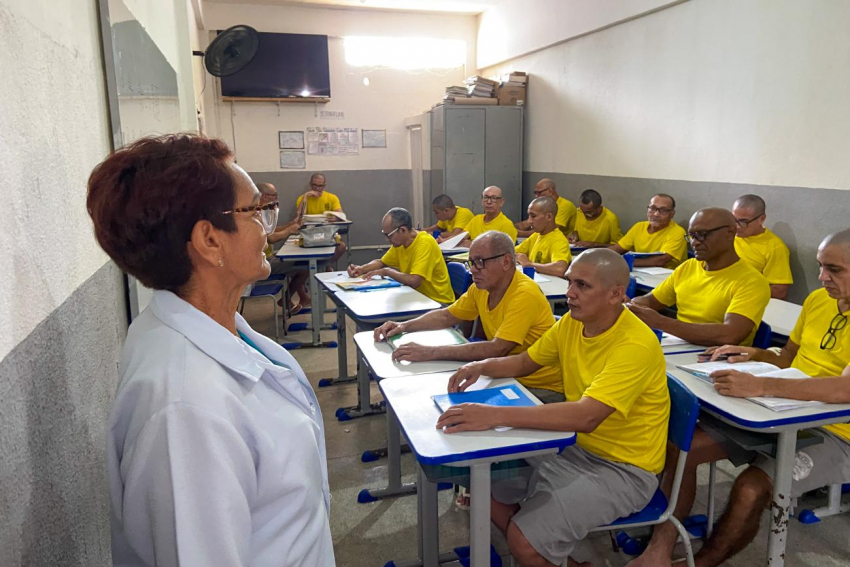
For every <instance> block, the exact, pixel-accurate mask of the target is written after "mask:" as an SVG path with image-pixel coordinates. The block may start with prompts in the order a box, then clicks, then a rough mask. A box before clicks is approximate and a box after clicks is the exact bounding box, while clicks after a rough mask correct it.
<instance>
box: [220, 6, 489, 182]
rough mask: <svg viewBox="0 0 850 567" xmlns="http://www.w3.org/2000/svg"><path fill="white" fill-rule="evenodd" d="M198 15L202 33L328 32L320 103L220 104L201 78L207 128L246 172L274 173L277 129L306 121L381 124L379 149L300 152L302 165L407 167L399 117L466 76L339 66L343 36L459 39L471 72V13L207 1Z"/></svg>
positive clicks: (424, 107) (296, 127)
mask: <svg viewBox="0 0 850 567" xmlns="http://www.w3.org/2000/svg"><path fill="white" fill-rule="evenodd" d="M204 18H205V21H206V26H207V29H208V30H218V29H225V28H227V27H230V26H232V25H235V24H248V25H250V26H253V27H255V28H256V29H257V30H259V31H261V32H278V33H287V32H288V33H312V34H324V35H328V36H331V38H330V39H329V58H330V70H331V102H329V103H327V104H324V105H315V104H303V103H280V104H277V103H274V102H237V103H233V104H231V103H230V102H221V101H220V100H219V92H220V90H219V87H218V84H217V82H216V81H213V80H212V78H211V77H208V78H207V79H208V83H207V90H206V93H205V95H204V105H205V115H206V122H207V126H208V133H209V134H210V135H214V136H219V137H221V138H223V139H224V140H226V141H227V142H228V143H229V144H231V147H235V149H236V153H237V158H238V160H239V163H240V165H242V167H244V168H245V169H246V170H248V171H255V172H256V171H280V165H279V148H278V142H277V139H278V134H277V133H278V131H280V130H304V129H305V128H307V127H310V126H320V127H321V126H327V127H356V128H361V129H362V128H366V129H385V130H387V148H386V149H362V148H361V150H360V154H359V155H357V156H344V157H341V156H333V157H332V156H328V157H325V156H310V155H308V156H307V169H308V170H371V169H407V168H409V167H410V143H409V137H408V132H407V129H406V127H405V123H404V119H405V117H407V116H410V115H414V114H419V113H421V112H423V111H425V110H428V109H430V108H431V106H433V105H434V104H436V103H437V102H439V101H440V100H441V99H442V96H443V93H444V91H445V87H446V86H449V85H452V84H457V83H458V81H462V80H463V78H465V76H466V75H467V74H470V73H471V71H470V73H466V69H464V68H456V69H448V70H446V69H441V70H422V71H410V72H408V71H402V70H394V69H372V68H361V67H352V66H349V65H347V64H346V63H345V57H344V51H343V41H342V37H344V36H385V37H430V38H441V39H461V40H464V41H466V42H467V46H468V47H467V66H466V68H467V69H472V68H473V65H474V62H475V27H476V19H475V18H474V17H472V16H456V15H447V16H443V15H432V14H403V13H393V12H377V11H358V10H336V9H319V8H303V7H293V6H267V5H250V4H249V5H245V4H239V5H234V4H221V3H212V2H208V3H205V4H204ZM364 77H368V78H369V79H370V81H371V84H370V85H369V86H368V87H367V86H364V85H363V78H364ZM319 110H342V111H344V112H345V120H322V119H319V118H318V117H317V112H318V111H319ZM231 117H232V120H231ZM234 133H235V144H234Z"/></svg>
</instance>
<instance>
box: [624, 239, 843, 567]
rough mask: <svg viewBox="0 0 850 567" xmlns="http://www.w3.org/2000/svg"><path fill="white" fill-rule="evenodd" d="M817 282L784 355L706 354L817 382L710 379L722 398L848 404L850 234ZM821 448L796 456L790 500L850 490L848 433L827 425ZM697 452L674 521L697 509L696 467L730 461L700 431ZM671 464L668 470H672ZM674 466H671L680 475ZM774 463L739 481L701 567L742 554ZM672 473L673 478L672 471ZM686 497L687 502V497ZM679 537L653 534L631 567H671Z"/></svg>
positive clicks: (822, 262) (829, 249) (834, 244)
mask: <svg viewBox="0 0 850 567" xmlns="http://www.w3.org/2000/svg"><path fill="white" fill-rule="evenodd" d="M817 261H818V265H819V266H820V273H819V275H818V279H819V280H820V281H821V284H822V285H823V288H822V289H819V290H817V291H814V292H812V293H811V294H810V295H809V297H807V298H806V301H805V302H804V303H803V311H802V312H801V313H800V317H799V318H798V319H797V324H796V325H795V326H794V330H793V331H792V333H791V336H790V337H789V338H788V342H787V343H786V344H785V346H784V347H782V350H781V351H780V352H779V353H776V352H773V351H769V350H762V349H757V348H751V347H740V346H734V345H726V346H722V347H720V348H716V349H709V350H708V352H710V353H711V358H712V360H715V359H717V357H719V356H720V355H727V356H728V357H729V358H728V362H731V363H736V362H745V361H751V360H755V361H760V362H769V363H771V364H774V365H776V366H779V367H780V368H788V367H792V368H797V369H799V370H801V371H802V372H804V373H806V374H808V375H809V376H811V377H812V378H814V379H808V380H805V379H804V380H788V379H782V378H763V377H758V376H753V375H752V374H747V373H744V372H739V371H737V370H722V371H718V372H715V373H713V374H712V378H713V379H714V387H715V389H716V390H717V391H718V392H719V393H720V394H723V395H724V396H734V397H739V398H740V397H752V396H774V397H781V398H793V399H797V400H817V401H822V402H828V403H848V402H850V366H848V365H850V331H849V330H847V329H846V327H847V316H848V315H850V230H843V231H841V232H836V233H834V234H831V235H829V236H827V237H826V238H825V239H824V241H823V242H822V243H821V245H820V247H819V248H818V252H817ZM809 431H810V432H811V433H813V434H815V435H817V436H819V437H821V438H822V439H823V443H820V444H817V445H811V446H808V447H805V448H804V449H802V450H801V451H799V452H798V453H797V461H796V464H797V467H795V472H796V471H797V470H798V467H799V472H797V474H795V478H794V480H793V483H792V485H791V497H792V498H796V497H798V496H800V495H801V494H803V493H805V492H808V491H811V490H815V489H817V488H822V487H824V486H827V485H831V484H843V483H847V482H850V425H848V424H837V425H827V426H825V427H823V428H818V429H812V430H809ZM693 446H694V447H701V449H700V450H699V451H696V452H695V451H693V450H692V451H691V453H690V454H689V455H688V463H687V468H686V478H685V480H684V481H683V483H684V484H683V485H682V490H681V492H680V494H679V504H678V505H677V507H676V517H677V518H682V517H684V516H686V515H687V514H688V513H689V511H690V508H691V506H692V505H693V500H694V499H693V496H694V491H693V488H691V489H690V490H686V486H690V487H694V486H695V485H696V468H697V466H698V465H699V464H701V463H705V462H709V461H713V460H719V459H723V458H725V457H726V454H725V450H724V446H721V444H720V443H715V442H714V441H713V440H712V439H711V438H710V437H708V435H707V434H706V433H705V432H703V431H702V430H700V429H697V431H696V432H695V434H694V440H693ZM669 465H671V463H668V466H669ZM675 465H676V463H675V462H673V463H672V466H673V467H675ZM774 467H775V464H774V461H773V459H771V458H769V457H766V456H759V457H758V458H757V459H756V460H755V462H754V463H753V464H752V465H751V466H750V467H749V468H748V469H746V470H745V471H744V472H743V473H741V475H740V476H739V477H738V478H737V479H736V480H735V484H734V486H733V487H732V492H731V500H730V502H729V507H728V509H727V511H726V513H725V514H724V515H723V516H722V517H721V518H720V521H719V523H718V524H717V525H716V526H715V529H714V534H713V535H712V537H710V538H709V539H708V541H706V542H705V545H703V547H702V549H701V550H700V551H699V553H697V555H696V557H695V561H696V564H697V565H700V566H707V567H711V566H714V565H720V564H722V563H723V562H725V561H726V560H727V559H729V558H730V557H732V556H733V555H734V554H735V553H737V552H738V551H739V550H742V549H744V548H745V547H746V546H747V545H748V544H749V543H750V542H751V541H752V540H753V538H754V537H755V535H756V533H758V529H759V521H760V520H761V515H762V512H763V511H764V508H765V507H766V506H767V505H768V504H769V503H770V499H771V496H772V493H773V474H774ZM668 470H671V469H669V468H668ZM686 495H687V498H685V496H686ZM676 537H677V533H676V529H675V528H674V527H673V526H672V525H670V524H669V523H667V524H663V525H662V526H659V527H658V528H656V530H655V532H654V533H653V535H652V541H651V542H650V544H649V547H647V549H646V551H645V552H644V553H643V555H641V557H639V558H638V559H636V560H635V561H633V562H632V563H630V564H629V567H643V566H647V567H648V566H650V565H651V566H652V567H658V566H669V565H670V555H671V553H672V551H673V546H674V545H675V542H676Z"/></svg>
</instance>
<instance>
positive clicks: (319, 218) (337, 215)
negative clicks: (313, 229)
mask: <svg viewBox="0 0 850 567" xmlns="http://www.w3.org/2000/svg"><path fill="white" fill-rule="evenodd" d="M302 218H303V219H304V222H306V223H324V222H339V221H347V220H348V218H347V217H346V216H345V213H341V212H338V211H325V212H324V213H322V214H320V215H302Z"/></svg>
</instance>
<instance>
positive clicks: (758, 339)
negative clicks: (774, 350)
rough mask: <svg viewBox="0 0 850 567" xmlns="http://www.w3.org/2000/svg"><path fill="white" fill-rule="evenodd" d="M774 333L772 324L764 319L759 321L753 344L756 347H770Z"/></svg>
mask: <svg viewBox="0 0 850 567" xmlns="http://www.w3.org/2000/svg"><path fill="white" fill-rule="evenodd" d="M772 334H773V331H772V330H771V328H770V325H768V324H767V323H765V322H764V321H762V322H761V323H759V328H758V331H756V336H755V337H753V346H754V347H756V348H768V347H769V346H770V336H771V335H772Z"/></svg>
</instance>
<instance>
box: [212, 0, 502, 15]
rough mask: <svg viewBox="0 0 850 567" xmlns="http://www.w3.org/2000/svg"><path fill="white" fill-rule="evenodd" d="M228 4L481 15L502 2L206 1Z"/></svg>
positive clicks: (479, 0) (489, 0)
mask: <svg viewBox="0 0 850 567" xmlns="http://www.w3.org/2000/svg"><path fill="white" fill-rule="evenodd" d="M206 1H207V2H219V3H226V4H266V5H273V6H310V7H315V8H345V9H364V10H368V9H377V10H401V11H406V12H446V13H452V14H480V13H481V12H483V11H484V10H486V9H487V8H488V7H490V6H494V5H496V4H499V3H500V2H501V1H502V0H206Z"/></svg>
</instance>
